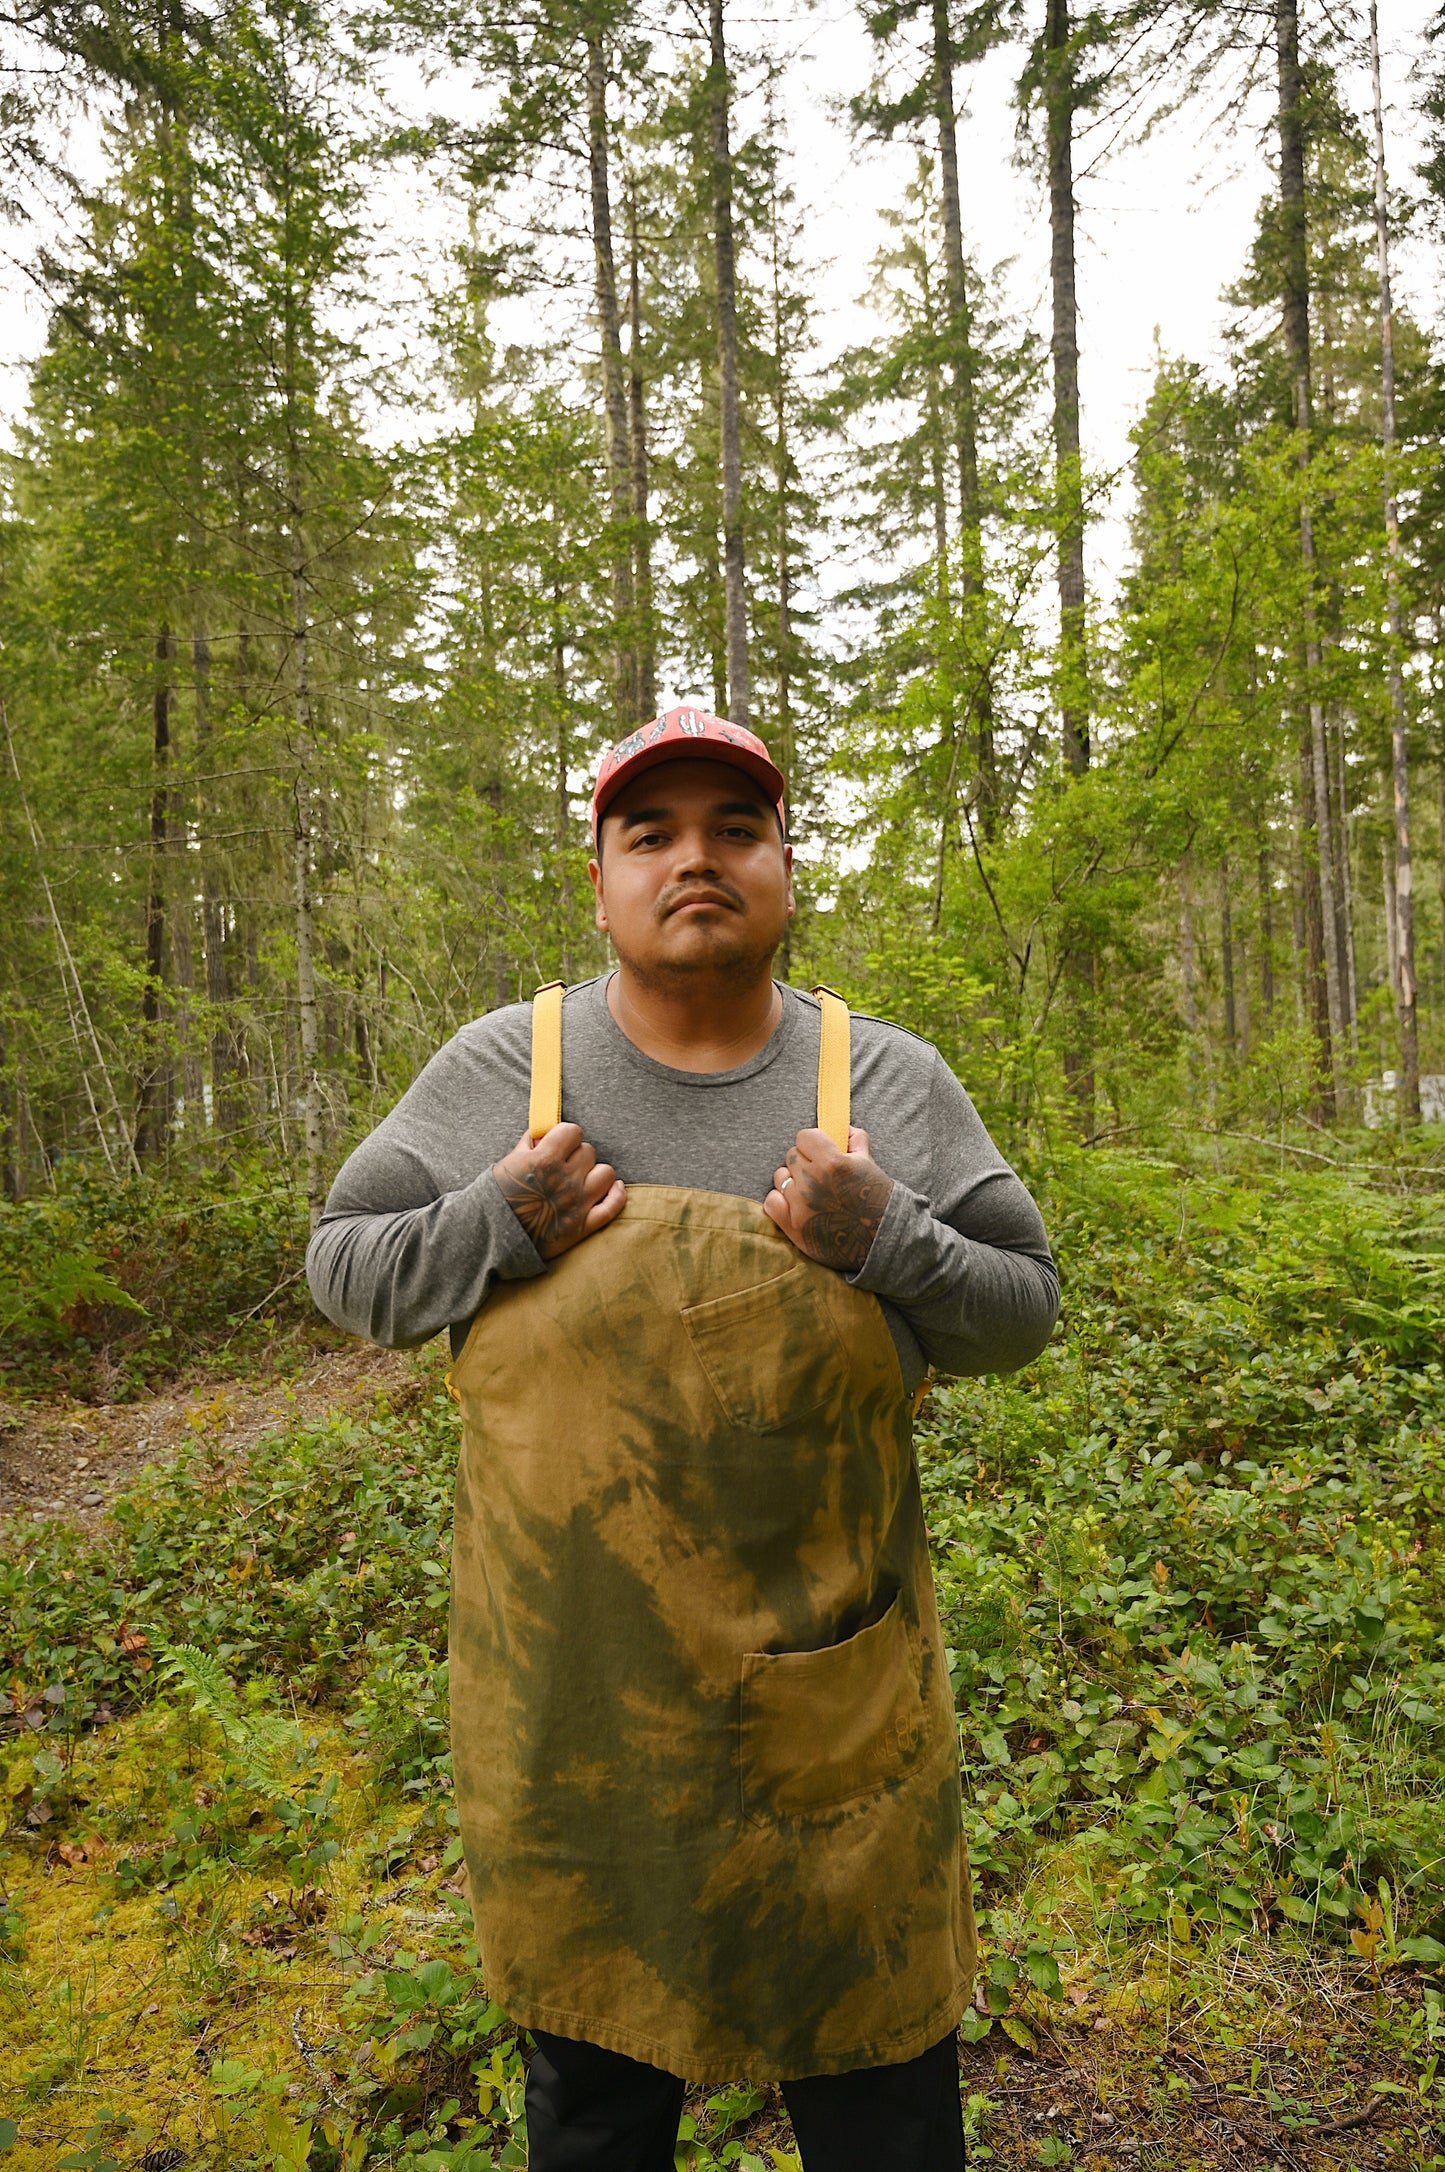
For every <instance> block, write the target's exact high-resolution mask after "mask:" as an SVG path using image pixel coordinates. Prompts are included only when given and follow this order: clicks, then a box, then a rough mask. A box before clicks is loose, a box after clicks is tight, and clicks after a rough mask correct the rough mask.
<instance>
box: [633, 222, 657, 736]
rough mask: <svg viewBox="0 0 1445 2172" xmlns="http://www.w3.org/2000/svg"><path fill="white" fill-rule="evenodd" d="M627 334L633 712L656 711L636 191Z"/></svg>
mask: <svg viewBox="0 0 1445 2172" xmlns="http://www.w3.org/2000/svg"><path fill="white" fill-rule="evenodd" d="M627 240H628V281H627V315H628V332H629V353H628V358H627V359H628V379H627V392H628V401H627V425H628V446H629V452H630V455H631V473H630V481H631V491H632V606H633V611H634V613H635V615H636V623H637V644H636V655H637V713H638V716H639V718H640V719H643V720H644V721H645V720H646V719H647V718H649V717H651V716H652V715H654V713H655V712H656V709H657V631H656V627H655V624H654V621H653V591H652V529H651V526H650V524H649V520H648V510H647V498H648V480H649V479H648V456H647V406H646V397H647V379H646V376H645V374H644V371H643V367H642V258H641V251H640V249H639V247H638V240H637V191H636V189H629V191H628V194H627Z"/></svg>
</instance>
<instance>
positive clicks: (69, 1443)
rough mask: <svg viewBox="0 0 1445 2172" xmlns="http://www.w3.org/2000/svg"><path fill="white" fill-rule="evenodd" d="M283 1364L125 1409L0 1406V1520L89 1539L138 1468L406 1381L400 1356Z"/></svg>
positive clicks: (358, 1354)
mask: <svg viewBox="0 0 1445 2172" xmlns="http://www.w3.org/2000/svg"><path fill="white" fill-rule="evenodd" d="M287 1355H288V1357H289V1358H290V1359H291V1364H290V1365H287V1366H284V1367H282V1368H281V1369H278V1370H267V1371H266V1372H263V1373H261V1374H258V1375H257V1376H255V1377H251V1378H247V1377H244V1376H242V1377H239V1378H227V1379H224V1380H220V1381H217V1380H216V1379H215V1378H214V1377H213V1376H208V1375H207V1374H206V1373H204V1372H202V1371H199V1370H198V1371H197V1372H196V1373H195V1375H194V1376H193V1377H192V1378H190V1379H182V1380H179V1381H176V1382H175V1383H174V1384H172V1385H171V1386H169V1387H168V1388H167V1390H166V1392H165V1394H163V1395H148V1396H143V1397H141V1398H140V1399H139V1400H136V1401H131V1402H125V1403H91V1402H84V1403H82V1402H73V1403H62V1404H59V1405H54V1404H46V1403H36V1402H17V1401H11V1400H7V1399H6V1398H4V1397H3V1396H0V1517H4V1516H13V1515H24V1514H26V1513H27V1512H28V1513H29V1514H30V1515H32V1516H36V1517H41V1516H47V1515H52V1516H64V1517H65V1518H66V1519H67V1521H68V1522H70V1523H73V1524H75V1525H76V1526H77V1527H78V1528H79V1529H80V1530H83V1531H91V1532H94V1531H97V1530H99V1529H100V1528H101V1527H102V1525H103V1523H104V1521H105V1517H106V1514H107V1511H108V1508H109V1504H110V1502H111V1500H112V1499H113V1498H114V1496H115V1494H116V1493H118V1492H120V1491H122V1490H123V1489H124V1488H125V1487H127V1486H129V1485H130V1484H131V1483H132V1482H133V1481H134V1480H135V1478H136V1477H137V1476H138V1474H139V1473H140V1472H141V1471H142V1470H144V1469H145V1468H146V1467H147V1466H148V1465H152V1464H161V1463H166V1462H168V1461H169V1460H170V1459H171V1458H172V1457H173V1456H174V1455H175V1453H176V1451H177V1449H178V1448H179V1447H180V1446H181V1445H182V1443H183V1442H185V1441H188V1440H194V1439H195V1438H196V1437H197V1436H198V1435H200V1434H203V1433H204V1434H206V1435H207V1436H208V1437H209V1438H211V1439H212V1440H213V1441H214V1442H215V1443H216V1445H217V1446H218V1447H219V1448H221V1449H222V1450H223V1452H224V1453H225V1454H227V1455H229V1456H241V1455H244V1454H245V1452H246V1450H247V1449H248V1448H249V1447H250V1446H251V1445H252V1444H253V1443H254V1442H255V1441H258V1440H260V1439H261V1438H262V1437H263V1436H264V1435H266V1434H268V1433H275V1432H276V1431H278V1430H279V1429H282V1428H284V1427H286V1426H288V1425H294V1424H299V1423H304V1422H305V1421H306V1420H308V1419H312V1418H325V1417H328V1416H331V1415H332V1414H339V1413H342V1412H345V1411H348V1410H358V1409H362V1408H365V1407H368V1406H369V1405H370V1404H371V1403H372V1402H373V1401H374V1400H375V1398H376V1396H377V1395H378V1394H380V1393H386V1392H388V1391H395V1390H396V1389H398V1388H399V1387H400V1386H401V1385H402V1383H403V1382H405V1381H406V1380H407V1379H408V1378H409V1377H410V1376H411V1375H412V1373H414V1370H415V1367H414V1365H413V1363H412V1360H411V1359H410V1357H409V1356H408V1355H407V1354H406V1353H405V1352H402V1351H396V1350H380V1349H377V1348H376V1347H375V1346H374V1345H372V1344H370V1343H356V1342H347V1343H344V1344H342V1345H341V1346H339V1347H338V1348H335V1349H322V1350H319V1351H318V1350H316V1349H315V1348H306V1349H301V1350H298V1349H296V1348H295V1347H294V1346H288V1350H287Z"/></svg>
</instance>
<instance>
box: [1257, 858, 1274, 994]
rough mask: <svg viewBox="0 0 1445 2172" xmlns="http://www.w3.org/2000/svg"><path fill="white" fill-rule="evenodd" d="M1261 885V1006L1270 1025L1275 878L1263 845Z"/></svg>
mask: <svg viewBox="0 0 1445 2172" xmlns="http://www.w3.org/2000/svg"><path fill="white" fill-rule="evenodd" d="M1256 875H1257V880H1258V884H1259V1003H1260V1009H1261V1010H1262V1011H1263V1012H1264V1016H1265V1021H1266V1023H1267V1024H1269V1023H1272V1022H1273V1019H1274V877H1273V875H1272V873H1271V871H1270V864H1269V846H1268V845H1267V844H1263V843H1261V845H1260V848H1259V857H1258V860H1257V862H1256Z"/></svg>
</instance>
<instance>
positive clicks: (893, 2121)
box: [527, 2029, 963, 2172]
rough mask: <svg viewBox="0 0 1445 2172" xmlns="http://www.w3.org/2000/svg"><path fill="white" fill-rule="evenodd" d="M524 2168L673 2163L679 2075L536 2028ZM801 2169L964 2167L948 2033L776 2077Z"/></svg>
mask: <svg viewBox="0 0 1445 2172" xmlns="http://www.w3.org/2000/svg"><path fill="white" fill-rule="evenodd" d="M532 2036H533V2040H534V2042H535V2043H536V2046H537V2049H536V2051H535V2053H534V2054H533V2058H532V2064H531V2067H530V2068H529V2070H528V2073H527V2165H528V2172H673V2152H674V2150H675V2149H676V2147H677V2126H678V2121H679V2120H680V2119H681V2117H682V2100H683V2094H684V2085H683V2083H682V2082H681V2081H679V2080H678V2077H677V2076H676V2074H668V2073H666V2072H664V2070H663V2069H662V2068H661V2067H656V2066H642V2065H641V2064H639V2062H638V2061H637V2060H636V2059H628V2058H624V2056H623V2055H622V2053H621V2052H619V2051H601V2050H599V2048H598V2047H597V2045H596V2044H579V2043H574V2042H573V2041H572V2039H571V2038H570V2037H566V2036H547V2035H545V2034H543V2033H542V2031H540V2030H536V2029H534V2030H533V2032H532ZM783 2096H784V2098H785V2100H786V2102H787V2106H788V2113H789V2116H790V2117H791V2119H792V2122H793V2132H794V2133H795V2134H796V2136H797V2138H798V2148H799V2151H800V2152H801V2154H802V2159H803V2165H804V2168H805V2172H963V2110H962V2105H961V2103H960V2100H959V2092H958V2051H957V2047H956V2044H955V2040H954V2038H953V2036H952V2035H948V2036H946V2037H945V2038H944V2039H943V2042H942V2043H941V2044H935V2045H934V2047H933V2049H932V2050H931V2051H925V2052H922V2053H921V2054H920V2055H919V2057H918V2058H916V2059H909V2060H908V2061H906V2063H905V2064H904V2065H902V2066H868V2067H860V2068H859V2069H858V2070H857V2071H856V2072H855V2073H852V2074H815V2075H813V2076H811V2077H810V2078H809V2079H808V2080H806V2081H790V2082H784V2083H783Z"/></svg>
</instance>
